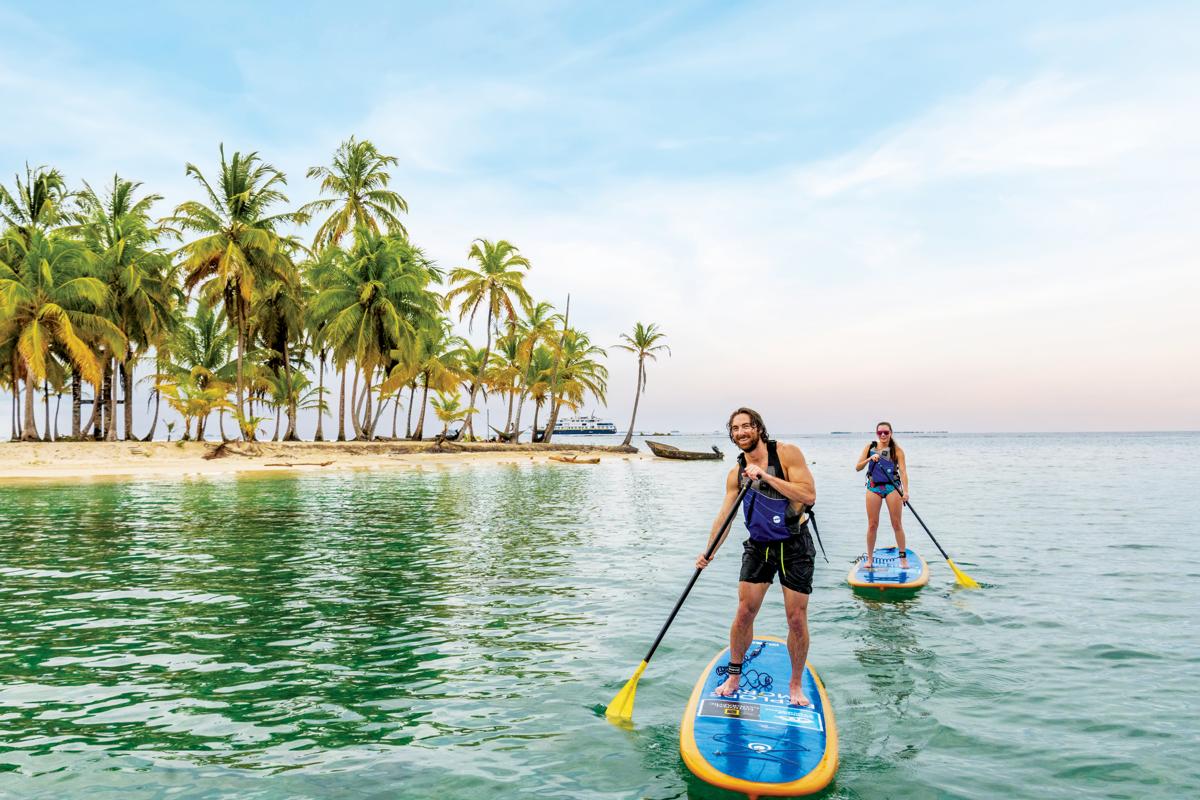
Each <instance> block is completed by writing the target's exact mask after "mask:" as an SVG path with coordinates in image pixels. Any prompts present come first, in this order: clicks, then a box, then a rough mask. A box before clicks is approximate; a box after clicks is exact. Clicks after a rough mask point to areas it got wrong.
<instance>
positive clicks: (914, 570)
mask: <svg viewBox="0 0 1200 800" xmlns="http://www.w3.org/2000/svg"><path fill="white" fill-rule="evenodd" d="M906 553H907V554H908V568H907V569H901V567H900V553H899V551H898V550H896V548H894V547H876V548H875V559H874V560H875V564H874V566H875V568H874V569H873V570H869V571H868V570H867V567H866V563H867V557H866V556H865V555H862V556H859V558H858V560H857V561H855V562H854V566H852V567H851V568H850V574H849V575H848V576H846V580H847V581H848V582H849V583H850V585H851V586H852V587H853V588H854V591H856V592H858V593H860V594H867V595H876V596H878V595H890V596H894V595H897V594H903V593H912V592H915V591H917V590H918V589H920V588H921V587H922V586H924V585H925V584H927V583H929V563H928V562H927V561H925V559H923V558H921V557H920V556H919V555H917V554H916V552H914V551H913V550H912V549H911V548H909V549H908V550H907V551H906Z"/></svg>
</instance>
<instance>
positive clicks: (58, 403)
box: [54, 390, 63, 442]
mask: <svg viewBox="0 0 1200 800" xmlns="http://www.w3.org/2000/svg"><path fill="white" fill-rule="evenodd" d="M62 396H63V393H62V391H61V390H59V391H57V392H55V393H54V441H56V442H57V441H58V440H59V438H60V437H59V435H58V418H59V417H60V416H62Z"/></svg>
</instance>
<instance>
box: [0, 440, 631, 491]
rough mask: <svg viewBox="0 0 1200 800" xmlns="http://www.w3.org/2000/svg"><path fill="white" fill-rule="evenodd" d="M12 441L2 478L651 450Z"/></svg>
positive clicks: (532, 458) (455, 463)
mask: <svg viewBox="0 0 1200 800" xmlns="http://www.w3.org/2000/svg"><path fill="white" fill-rule="evenodd" d="M219 447H220V443H219V442H5V443H3V444H0V481H5V482H13V481H24V480H74V479H79V478H84V479H91V478H104V479H111V478H128V479H131V480H170V479H176V478H184V477H196V476H220V475H232V474H235V473H283V472H299V471H310V472H331V471H336V470H347V469H368V470H377V469H397V468H400V469H414V468H419V469H447V468H452V467H459V466H465V465H473V464H518V463H524V464H528V463H536V464H555V465H557V466H561V467H563V468H564V469H585V468H586V466H585V465H572V464H562V463H560V462H555V461H552V460H551V459H550V457H551V456H562V455H571V454H578V455H585V454H586V455H588V456H599V457H600V459H601V463H603V462H604V461H607V460H609V459H624V460H645V459H651V458H653V456H652V455H650V454H648V453H622V452H618V451H617V450H616V448H613V447H606V446H597V445H574V444H570V445H569V444H550V445H542V444H517V445H509V444H497V443H494V442H474V443H448V444H444V445H442V447H441V451H440V452H439V451H438V449H437V448H436V446H435V444H434V443H433V442H409V441H385V442H254V443H249V444H247V443H241V442H229V443H227V444H226V445H225V446H224V447H223V448H220V449H219Z"/></svg>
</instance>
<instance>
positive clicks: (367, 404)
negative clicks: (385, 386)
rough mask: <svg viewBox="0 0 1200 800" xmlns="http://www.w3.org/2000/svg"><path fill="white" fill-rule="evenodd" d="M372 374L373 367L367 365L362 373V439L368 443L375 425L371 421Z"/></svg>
mask: <svg viewBox="0 0 1200 800" xmlns="http://www.w3.org/2000/svg"><path fill="white" fill-rule="evenodd" d="M374 372H375V367H374V365H369V366H368V367H367V369H366V372H364V373H363V415H362V429H363V431H362V432H363V438H364V439H366V440H367V441H368V442H369V441H371V436H373V435H374V433H375V425H374V423H373V421H372V420H371V376H372V374H373V373H374Z"/></svg>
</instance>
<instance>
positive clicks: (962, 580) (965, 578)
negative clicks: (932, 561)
mask: <svg viewBox="0 0 1200 800" xmlns="http://www.w3.org/2000/svg"><path fill="white" fill-rule="evenodd" d="M868 469H870V467H869V466H868ZM881 469H882V468H881ZM882 471H883V473H884V474H885V475H887V478H888V484H889V485H890V486H891V487H892V488H893V489H895V490H896V491H897V492H899V493H900V497H901V498H903V497H904V490H903V489H901V488H900V484H899V483H897V482H896V481H895V480H894V479H893V478H892V475H891V473H890V472H888V471H887V470H886V469H882ZM872 480H874V479H873V478H872ZM903 502H904V505H905V506H906V507H907V508H908V510H909V511H911V512H912V515H913V516H914V517H916V518H917V522H919V523H921V527H922V528H924V529H925V532H926V533H928V534H929V538H930V539H933V543H934V545H936V546H937V549H938V551H939V552H941V554H942V558H944V559H946V563H947V564H949V565H950V569H952V570H954V577H955V578H957V579H958V583H959V585H960V586H965V587H966V588H968V589H978V588H979V584H978V583H977V582H976V581H975V579H974V578H972V577H971V576H970V575H968V574H967V573H965V572H963V571H962V570H961V569H959V568H958V565H956V564H955V563H954V559H952V558H950V556H949V555H947V554H946V551H945V550H944V549H943V548H942V546H941V544H939V543H938V540H937V538H936V537H935V536H934V535H933V531H931V530H929V526H928V525H926V524H925V520H923V519H921V515H920V514H918V513H917V510H916V509H915V508H913V507H912V505H911V504H910V503H909V502H908V501H907V500H903Z"/></svg>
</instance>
